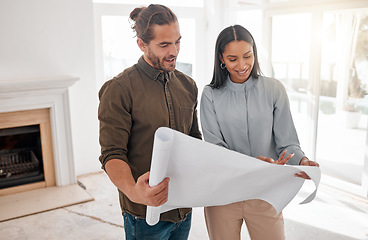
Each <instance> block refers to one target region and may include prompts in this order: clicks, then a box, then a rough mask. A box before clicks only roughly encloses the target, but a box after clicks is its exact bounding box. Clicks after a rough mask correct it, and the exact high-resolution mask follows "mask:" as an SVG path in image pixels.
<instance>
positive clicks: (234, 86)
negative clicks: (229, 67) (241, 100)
mask: <svg viewBox="0 0 368 240" xmlns="http://www.w3.org/2000/svg"><path fill="white" fill-rule="evenodd" d="M254 84H255V81H254V78H253V77H252V76H250V77H249V78H248V80H247V81H245V82H243V83H234V82H233V81H231V79H230V76H229V75H228V76H227V78H226V82H225V86H226V87H228V88H229V89H231V90H233V91H248V90H249V89H250V88H251V87H253V86H254Z"/></svg>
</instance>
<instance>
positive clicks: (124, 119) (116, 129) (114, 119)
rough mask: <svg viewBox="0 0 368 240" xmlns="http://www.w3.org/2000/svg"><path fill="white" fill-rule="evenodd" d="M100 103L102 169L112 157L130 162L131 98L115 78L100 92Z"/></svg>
mask: <svg viewBox="0 0 368 240" xmlns="http://www.w3.org/2000/svg"><path fill="white" fill-rule="evenodd" d="M99 99H100V105H99V108H98V119H99V121H100V138H99V141H100V145H101V155H100V158H99V160H100V162H101V164H102V169H105V164H106V163H107V162H108V161H109V160H111V159H121V160H123V161H125V162H127V163H128V164H129V162H128V158H127V144H128V139H129V135H130V130H131V126H132V120H131V114H130V112H131V100H130V97H129V95H128V94H127V89H124V87H122V86H121V85H119V84H118V83H117V82H116V81H115V80H114V79H113V80H110V81H107V82H106V83H105V84H104V85H103V86H102V88H101V90H100V92H99Z"/></svg>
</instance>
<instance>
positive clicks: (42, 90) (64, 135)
mask: <svg viewBox="0 0 368 240" xmlns="http://www.w3.org/2000/svg"><path fill="white" fill-rule="evenodd" d="M77 80H78V78H74V77H63V78H55V79H27V80H13V81H0V113H4V112H15V111H24V110H32V109H42V108H49V109H50V122H51V130H52V141H53V152H54V165H55V178H56V185H57V186H65V185H69V184H73V183H75V182H76V174H75V167H74V156H73V146H72V135H71V124H70V106H69V87H70V86H72V85H73V84H74V83H75V82H76V81H77Z"/></svg>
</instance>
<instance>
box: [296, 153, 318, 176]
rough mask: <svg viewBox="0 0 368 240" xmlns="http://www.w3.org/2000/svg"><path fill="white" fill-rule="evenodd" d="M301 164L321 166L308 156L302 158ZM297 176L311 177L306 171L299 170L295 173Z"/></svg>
mask: <svg viewBox="0 0 368 240" xmlns="http://www.w3.org/2000/svg"><path fill="white" fill-rule="evenodd" d="M299 165H302V166H311V167H313V166H314V167H319V164H318V163H316V162H314V161H311V160H309V159H308V158H306V157H304V158H302V160H301V161H300V163H299ZM295 176H296V177H301V178H304V179H310V177H309V176H308V175H307V174H306V173H305V172H298V173H295Z"/></svg>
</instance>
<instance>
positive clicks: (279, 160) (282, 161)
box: [257, 150, 294, 165]
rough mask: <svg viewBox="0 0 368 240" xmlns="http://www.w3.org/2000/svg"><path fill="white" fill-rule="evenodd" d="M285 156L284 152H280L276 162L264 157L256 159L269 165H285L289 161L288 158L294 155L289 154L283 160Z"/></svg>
mask: <svg viewBox="0 0 368 240" xmlns="http://www.w3.org/2000/svg"><path fill="white" fill-rule="evenodd" d="M285 155H286V150H285V151H283V152H282V154H281V155H280V157H279V159H277V161H275V160H273V159H272V158H267V157H264V156H259V157H257V159H260V160H262V161H265V162H269V163H274V164H279V165H285V163H287V162H288V161H289V160H290V158H292V157H293V156H294V153H292V154H289V155H288V156H287V157H286V158H284V157H285Z"/></svg>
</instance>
